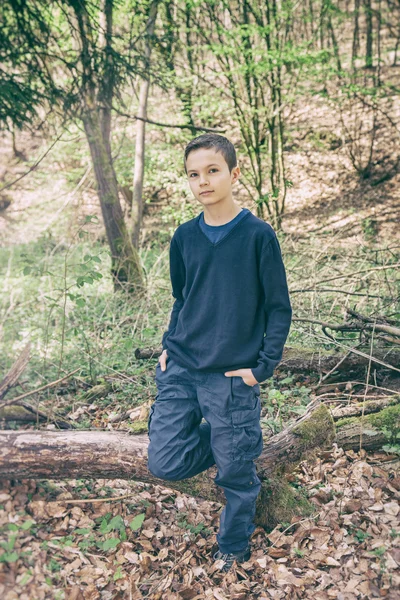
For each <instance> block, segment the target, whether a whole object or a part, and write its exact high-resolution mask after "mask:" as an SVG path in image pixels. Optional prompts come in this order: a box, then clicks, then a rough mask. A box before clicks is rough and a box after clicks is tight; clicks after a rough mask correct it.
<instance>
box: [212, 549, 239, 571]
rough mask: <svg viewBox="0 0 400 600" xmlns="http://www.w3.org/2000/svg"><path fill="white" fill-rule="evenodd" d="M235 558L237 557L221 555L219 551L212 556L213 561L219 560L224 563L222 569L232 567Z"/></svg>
mask: <svg viewBox="0 0 400 600" xmlns="http://www.w3.org/2000/svg"><path fill="white" fill-rule="evenodd" d="M236 558H237V556H236V555H235V554H222V553H221V552H220V551H219V550H218V551H217V552H216V553H215V554H214V559H215V560H217V559H221V560H223V561H224V562H225V565H224V569H225V568H227V567H228V568H231V566H232V565H233V561H234V560H235V559H236Z"/></svg>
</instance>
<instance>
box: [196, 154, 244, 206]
mask: <svg viewBox="0 0 400 600" xmlns="http://www.w3.org/2000/svg"><path fill="white" fill-rule="evenodd" d="M186 171H187V177H188V180H189V185H190V189H191V190H192V193H193V195H194V196H195V198H196V199H197V200H198V201H199V202H201V204H203V205H204V206H212V205H216V204H218V203H220V202H223V201H226V200H229V199H230V200H232V185H233V184H234V183H235V182H236V181H237V180H238V179H239V176H240V169H239V167H234V168H233V169H232V172H231V173H230V172H229V167H228V164H227V162H226V160H225V158H224V157H223V155H222V154H221V153H220V152H216V151H215V150H214V149H213V148H199V149H198V150H193V151H192V152H190V154H189V156H188V157H187V159H186ZM206 192H207V193H206Z"/></svg>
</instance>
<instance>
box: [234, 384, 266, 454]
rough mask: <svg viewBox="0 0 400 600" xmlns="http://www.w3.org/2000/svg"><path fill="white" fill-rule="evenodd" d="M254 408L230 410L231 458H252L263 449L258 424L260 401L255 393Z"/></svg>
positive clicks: (260, 430) (259, 425)
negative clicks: (231, 429)
mask: <svg viewBox="0 0 400 600" xmlns="http://www.w3.org/2000/svg"><path fill="white" fill-rule="evenodd" d="M255 398H256V404H255V407H254V408H244V409H239V410H234V411H232V428H233V436H232V459H233V460H254V459H255V458H257V457H258V456H260V454H261V452H262V449H263V437H262V429H261V424H260V417H261V403H260V398H259V397H258V396H257V395H255Z"/></svg>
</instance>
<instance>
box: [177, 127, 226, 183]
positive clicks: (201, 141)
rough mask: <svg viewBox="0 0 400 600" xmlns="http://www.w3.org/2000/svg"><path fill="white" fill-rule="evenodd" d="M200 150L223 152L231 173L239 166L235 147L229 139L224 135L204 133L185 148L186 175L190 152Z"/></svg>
mask: <svg viewBox="0 0 400 600" xmlns="http://www.w3.org/2000/svg"><path fill="white" fill-rule="evenodd" d="M199 148H214V149H215V151H216V152H221V154H222V156H223V157H224V159H225V161H226V163H227V165H228V168H229V172H231V171H232V169H233V168H234V167H236V166H237V159H236V151H235V147H234V145H233V144H232V142H230V141H229V140H228V138H226V137H224V136H223V135H219V134H218V133H203V134H202V135H199V136H198V137H196V138H194V139H193V140H191V141H190V142H189V143H188V145H187V146H186V148H185V158H184V161H183V162H184V167H185V173H186V174H187V170H186V160H187V157H188V156H189V153H190V152H192V151H193V150H198V149H199Z"/></svg>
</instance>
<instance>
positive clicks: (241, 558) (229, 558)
mask: <svg viewBox="0 0 400 600" xmlns="http://www.w3.org/2000/svg"><path fill="white" fill-rule="evenodd" d="M250 556H251V550H250V546H247V548H245V549H244V550H241V551H240V552H230V553H228V554H223V553H222V552H221V551H220V550H217V552H215V554H213V559H214V560H223V561H224V562H225V564H224V565H223V567H222V568H221V571H224V572H227V571H229V569H230V568H231V567H232V565H233V562H234V561H235V560H236V562H237V563H238V564H239V563H243V562H246V561H247V560H249V558H250Z"/></svg>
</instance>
